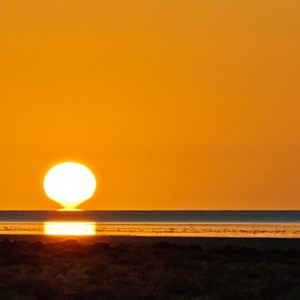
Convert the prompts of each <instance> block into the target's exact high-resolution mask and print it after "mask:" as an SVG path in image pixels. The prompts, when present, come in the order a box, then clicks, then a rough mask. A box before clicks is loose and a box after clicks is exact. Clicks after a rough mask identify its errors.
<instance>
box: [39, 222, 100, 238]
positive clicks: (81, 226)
mask: <svg viewBox="0 0 300 300" xmlns="http://www.w3.org/2000/svg"><path fill="white" fill-rule="evenodd" d="M44 234H45V235H96V223H95V222H45V223H44Z"/></svg>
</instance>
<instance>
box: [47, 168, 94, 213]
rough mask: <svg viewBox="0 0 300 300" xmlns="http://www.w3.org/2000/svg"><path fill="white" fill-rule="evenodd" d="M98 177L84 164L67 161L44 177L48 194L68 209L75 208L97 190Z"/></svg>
mask: <svg viewBox="0 0 300 300" xmlns="http://www.w3.org/2000/svg"><path fill="white" fill-rule="evenodd" d="M96 185H97V183H96V178H95V176H94V174H93V173H92V172H91V171H90V170H89V169H88V168H87V167H86V166H84V165H82V164H79V163H75V162H65V163H62V164H59V165H56V166H54V167H53V168H51V169H50V170H49V171H48V173H47V174H46V176H45V179H44V189H45V193H46V195H47V196H48V197H49V198H50V199H52V200H54V201H56V202H58V203H59V204H61V205H62V206H63V207H64V208H66V209H74V208H76V207H77V206H78V205H79V204H81V203H82V202H84V201H86V200H88V199H89V198H91V197H92V196H93V195H94V193H95V191H96Z"/></svg>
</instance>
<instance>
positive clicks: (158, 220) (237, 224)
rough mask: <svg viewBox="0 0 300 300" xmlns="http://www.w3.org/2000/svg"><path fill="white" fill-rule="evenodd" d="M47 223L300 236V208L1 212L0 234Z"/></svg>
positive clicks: (102, 230) (134, 231) (132, 232)
mask: <svg viewBox="0 0 300 300" xmlns="http://www.w3.org/2000/svg"><path fill="white" fill-rule="evenodd" d="M45 222H47V223H48V224H49V223H50V224H55V223H56V222H60V224H61V223H65V222H72V223H73V222H74V223H75V222H77V223H78V222H80V224H88V223H93V224H95V234H96V235H128V236H182V237H184V236H195V237H280V238H299V237H300V212H298V211H73V212H67V211H1V212H0V234H44V231H45ZM72 223H71V224H72ZM66 224H67V223H66ZM68 224H70V223H68ZM59 230H60V229H59ZM76 230H77V229H76Z"/></svg>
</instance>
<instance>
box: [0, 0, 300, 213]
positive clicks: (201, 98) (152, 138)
mask: <svg viewBox="0 0 300 300" xmlns="http://www.w3.org/2000/svg"><path fill="white" fill-rule="evenodd" d="M299 37H300V2H298V1H286V0H284V1H274V2H272V1H220V2H217V1H216V2H215V1H207V2H203V1H174V2H172V1H165V2H160V1H136V2H135V1H130V2H126V1H121V2H117V1H116V2H115V1H107V2H102V1H99V2H87V1H78V2H65V3H63V2H60V3H57V2H54V1H53V2H35V1H33V2H27V1H26V2H23V3H22V2H15V3H9V2H1V3H0V66H1V69H0V130H1V132H0V151H1V156H0V166H1V177H0V179H1V181H0V192H1V201H0V209H56V208H58V206H57V204H55V203H54V202H52V201H50V200H48V199H47V198H46V196H45V195H44V193H43V190H42V181H43V176H44V174H45V172H46V171H47V169H48V168H49V167H51V166H52V165H54V164H55V163H58V162H61V161H64V160H76V161H81V162H83V163H86V164H87V166H89V167H90V168H91V169H92V170H93V171H94V172H95V173H96V175H97V177H98V179H99V180H100V182H101V183H100V185H101V188H100V189H99V190H98V192H97V194H96V195H95V197H94V198H93V199H91V200H89V201H88V202H86V203H85V204H84V205H82V208H85V209H117V210H118V209H120V210H121V209H300V184H299V182H300V152H299V151H300V75H299V74H300V38H299Z"/></svg>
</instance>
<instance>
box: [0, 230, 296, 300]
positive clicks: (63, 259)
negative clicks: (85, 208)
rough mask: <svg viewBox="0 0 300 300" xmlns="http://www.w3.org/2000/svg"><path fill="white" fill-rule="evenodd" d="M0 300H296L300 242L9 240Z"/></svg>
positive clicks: (3, 252)
mask: <svg viewBox="0 0 300 300" xmlns="http://www.w3.org/2000/svg"><path fill="white" fill-rule="evenodd" d="M0 299H1V300H10V299H14V300H34V299H41V300H42V299H43V300H47V299H51V300H52V299H53V300H55V299H70V300H73V299H74V300H89V299H120V300H121V299H122V300H123V299H124V300H126V299H131V300H134V299H144V300H146V299H158V300H159V299H199V300H200V299H203V300H204V299H216V300H218V299H228V300H232V299H236V300H239V299H242V300H245V299H272V300H273V299H275V300H276V299H290V300H292V299H294V300H299V299H300V241H299V240H295V239H294V240H289V239H281V240H277V239H221V238H219V239H212V238H210V239H209V238H206V239H199V238H195V239H192V238H187V239H185V238H137V237H136V238H126V237H105V238H104V237H103V238H101V237H94V238H79V239H66V238H55V237H33V236H32V237H24V236H23V237H22V236H7V237H3V236H2V237H1V238H0Z"/></svg>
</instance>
